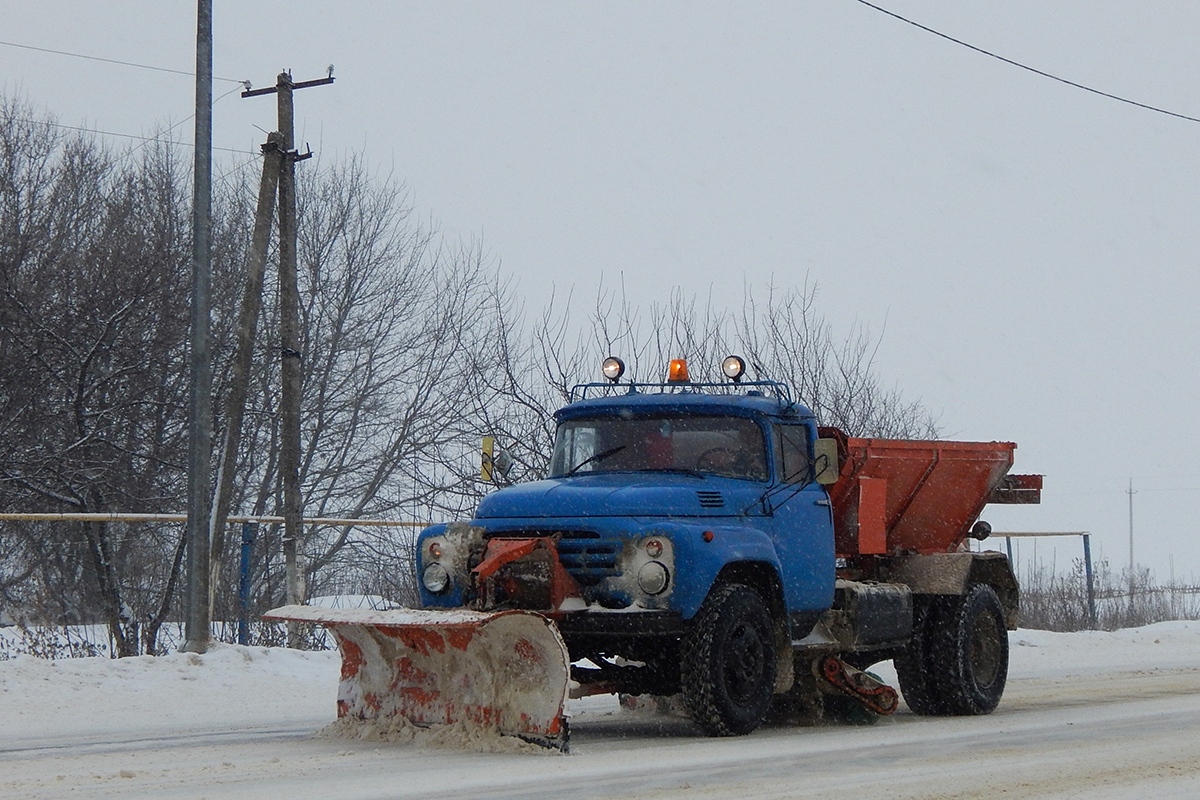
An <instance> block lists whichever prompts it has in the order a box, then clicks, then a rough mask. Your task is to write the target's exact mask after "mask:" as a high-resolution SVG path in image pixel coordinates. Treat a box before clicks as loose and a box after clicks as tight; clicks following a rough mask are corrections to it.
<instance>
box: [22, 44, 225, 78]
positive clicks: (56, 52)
mask: <svg viewBox="0 0 1200 800" xmlns="http://www.w3.org/2000/svg"><path fill="white" fill-rule="evenodd" d="M0 45H4V46H5V47H19V48H21V49H22V50H36V51H37V52H39V53H52V54H53V55H56V56H70V57H71V58H82V59H86V60H87V61H102V62H104V63H106V64H119V65H121V66H122V67H137V68H138V69H149V70H154V71H155V72H169V73H171V74H172V75H186V76H188V77H189V78H194V77H196V73H194V72H186V71H184V70H181V69H171V68H170V67H156V66H154V65H152V64H137V63H135V62H133V61H120V60H118V59H115V58H102V57H100V56H89V55H84V54H83V53H70V52H67V51H66V50H52V49H50V48H49V47H34V46H33V45H31V44H17V43H16V42H0ZM213 80H214V81H225V82H226V83H238V84H242V85H245V84H246V81H239V80H236V79H235V78H218V77H213Z"/></svg>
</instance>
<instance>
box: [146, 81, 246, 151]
mask: <svg viewBox="0 0 1200 800" xmlns="http://www.w3.org/2000/svg"><path fill="white" fill-rule="evenodd" d="M242 85H244V84H240V85H238V86H235V87H233V88H232V89H230V90H229V91H228V92H226V93H225V94H223V95H221V96H220V97H218V98H217V99H216V100H213V103H212V104H213V105H214V106H215V105H216V104H217V103H219V102H221V101H222V100H224V99H225V98H226V97H229V95H231V94H233V93H234V92H236V91H237V90H238V89H241V88H242ZM195 117H196V115H195V113H191V114H188V115H187V116H186V117H184V118H183V119H181V120H179V122H176V123H175V124H174V125H172V126H171V127H169V128H167V129H166V130H165V131H163V132H162V133H160V134H159V136H160V137H162V136H165V135H166V134H168V133H170V132H171V131H173V130H175V129H176V128H178V127H179V126H180V125H182V124H183V123H185V122H187V121H188V120H191V119H195ZM156 141H158V139H146V140H145V141H143V142H142V143H141V144H139V145H138V146H137V147H135V148H133V149H132V150H130V151H129V152H128V153H126V154H125V155H124V156H122V158H129V157H130V156H132V155H133V154H134V153H136V152H137V151H138V150H141V149H142V148H143V147H145V146H146V145H147V144H149V143H150V142H156ZM213 149H214V150H221V149H224V148H219V147H214V148H213ZM235 152H239V153H241V152H244V151H242V150H238V151H235Z"/></svg>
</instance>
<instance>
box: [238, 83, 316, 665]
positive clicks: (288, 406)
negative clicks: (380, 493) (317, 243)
mask: <svg viewBox="0 0 1200 800" xmlns="http://www.w3.org/2000/svg"><path fill="white" fill-rule="evenodd" d="M329 83H333V68H332V67H330V73H329V76H328V77H326V78H322V79H320V80H315V81H303V82H301V83H293V82H292V76H291V75H290V74H289V73H287V72H281V73H279V76H278V78H277V79H276V82H275V86H273V87H271V88H269V89H249V90H247V91H245V92H242V97H254V96H257V95H263V94H272V93H274V94H275V95H276V96H277V97H278V100H279V136H280V146H281V147H282V148H283V163H282V164H281V165H280V170H279V329H280V348H279V349H280V356H281V358H282V362H281V365H280V370H281V381H282V384H283V386H282V397H281V399H280V404H279V405H280V427H281V431H280V443H279V471H280V474H281V477H282V479H283V520H284V522H283V561H284V571H285V580H286V584H287V586H286V590H287V602H288V605H293V604H296V603H302V602H304V572H303V570H302V569H301V567H300V552H299V543H300V537H301V533H302V530H301V528H302V521H301V517H302V513H303V501H302V498H301V496H300V389H301V377H302V373H301V359H302V358H303V355H302V353H301V349H300V348H301V344H300V290H299V281H298V276H297V267H296V162H297V161H299V160H302V159H305V158H309V157H311V155H312V153H305V154H304V155H299V154H298V153H297V152H296V149H295V142H294V129H295V122H294V118H295V113H294V106H293V104H292V93H293V91H294V90H296V89H306V88H308V87H310V86H324V85H326V84H329ZM299 645H300V641H299V628H298V626H297V625H296V623H294V622H289V623H288V646H289V647H298V646H299Z"/></svg>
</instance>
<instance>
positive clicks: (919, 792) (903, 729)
mask: <svg viewBox="0 0 1200 800" xmlns="http://www.w3.org/2000/svg"><path fill="white" fill-rule="evenodd" d="M1010 641H1011V644H1012V666H1011V670H1010V680H1009V689H1008V691H1007V693H1006V694H1005V699H1004V701H1003V702H1002V703H1001V706H1000V708H999V709H998V710H997V711H996V713H995V714H993V715H991V716H989V717H981V718H958V719H930V718H921V717H916V716H914V715H912V714H910V713H908V711H907V709H905V708H902V709H901V711H900V712H898V713H897V714H896V715H895V716H893V717H890V718H887V719H884V720H882V721H880V722H879V723H878V724H876V725H872V726H867V727H853V726H846V725H835V724H822V725H818V726H814V727H767V728H763V729H761V730H759V731H757V732H755V733H754V734H752V735H750V736H748V737H741V738H735V739H708V738H705V737H703V736H700V735H699V734H698V733H697V732H696V731H695V730H694V729H693V728H692V727H691V725H690V724H689V723H688V722H687V721H686V720H682V719H677V718H673V717H660V716H653V715H650V714H648V713H643V712H638V713H630V712H622V711H620V710H619V709H618V708H617V704H616V702H615V699H613V698H611V697H599V698H588V699H587V700H583V701H577V702H573V704H572V706H571V711H572V713H573V717H572V740H571V744H572V753H571V754H570V755H567V756H560V755H553V754H537V755H529V754H523V753H478V752H460V751H454V750H446V749H440V748H435V747H428V746H421V745H417V744H412V743H405V744H392V743H380V742H365V741H349V740H345V739H338V738H330V737H328V736H319V735H317V733H318V731H320V730H321V729H322V728H323V727H324V726H326V725H327V724H328V723H329V722H331V721H332V720H333V718H334V699H335V696H336V693H337V674H338V658H337V655H336V654H334V653H306V652H296V651H288V650H280V649H264V648H246V647H236V646H229V645H224V646H218V647H216V648H214V649H213V650H212V651H211V652H209V653H207V654H205V655H203V656H198V655H194V654H173V655H170V656H166V657H162V658H151V657H141V658H130V659H122V660H116V661H114V660H110V659H104V658H89V659H70V660H62V661H57V662H51V661H44V660H40V659H34V658H30V657H19V658H15V659H11V660H8V661H0V721H2V722H3V725H0V796H2V797H63V796H68V795H70V796H78V797H110V796H117V795H122V796H135V797H180V798H198V797H243V796H244V797H276V796H287V797H294V798H306V797H313V798H323V800H328V799H329V798H389V797H421V798H425V797H446V798H450V797H456V798H463V797H513V798H517V797H546V798H550V797H563V798H566V797H569V798H580V797H587V798H591V797H623V798H626V797H636V798H655V800H658V799H660V798H683V797H688V798H697V797H698V798H724V797H739V798H785V797H808V796H813V797H817V796H829V795H837V796H842V797H859V798H869V797H888V798H893V797H895V798H975V797H979V798H983V797H996V796H1003V797H1005V798H1012V797H1080V798H1082V797H1087V798H1089V800H1093V799H1094V798H1126V797H1129V798H1133V797H1139V798H1140V797H1179V798H1185V797H1187V798H1191V797H1200V623H1196V622H1174V623H1163V624H1159V625H1153V626H1149V627H1146V628H1140V629H1134V630H1126V631H1118V632H1114V633H1104V632H1089V633H1074V634H1054V633H1047V632H1043V631H1026V630H1022V631H1017V632H1015V633H1013V634H1011V638H1010ZM879 671H881V672H883V673H887V670H886V669H883V670H879Z"/></svg>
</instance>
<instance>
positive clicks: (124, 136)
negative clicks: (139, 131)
mask: <svg viewBox="0 0 1200 800" xmlns="http://www.w3.org/2000/svg"><path fill="white" fill-rule="evenodd" d="M21 121H22V122H28V123H31V124H33V125H48V126H49V127H51V128H61V129H63V130H67V131H79V132H80V133H91V134H95V135H96V136H116V137H119V138H121V139H135V140H137V141H140V142H142V143H143V144H145V143H148V142H158V141H162V137H161V136H138V135H136V134H132V133H113V132H111V131H98V130H96V129H94V128H82V127H80V126H78V125H64V124H63V123H61V122H50V121H49V120H45V119H22V120H21ZM186 121H187V120H184V122H186ZM176 144H180V145H183V146H184V147H195V146H196V145H195V144H193V143H192V142H176ZM213 150H222V151H224V152H226V153H237V154H238V155H246V154H247V152H248V151H246V150H238V149H235V148H233V147H213Z"/></svg>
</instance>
